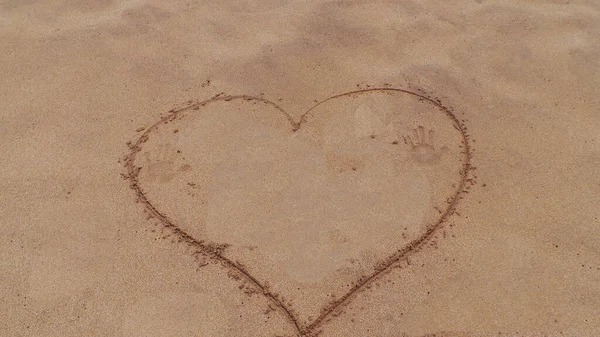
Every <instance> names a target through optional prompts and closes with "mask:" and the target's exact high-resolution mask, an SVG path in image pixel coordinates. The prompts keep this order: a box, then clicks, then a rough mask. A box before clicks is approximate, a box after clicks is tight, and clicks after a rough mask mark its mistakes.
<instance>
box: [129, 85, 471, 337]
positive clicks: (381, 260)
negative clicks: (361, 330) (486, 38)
mask: <svg viewBox="0 0 600 337" xmlns="http://www.w3.org/2000/svg"><path fill="white" fill-rule="evenodd" d="M130 148H131V151H130V153H129V154H128V156H127V160H126V167H127V170H128V178H129V181H130V186H131V187H132V188H133V189H134V190H135V191H136V193H137V195H138V198H139V201H140V202H141V203H143V204H144V206H145V207H146V210H147V211H148V212H149V214H150V217H152V218H155V219H156V220H158V223H159V224H160V226H161V227H162V230H163V231H166V232H167V233H168V234H169V235H170V236H171V237H172V238H174V239H175V240H176V241H178V242H181V243H182V244H184V245H186V246H187V247H189V248H190V250H191V251H192V254H194V256H196V257H197V258H198V260H199V261H212V262H216V263H219V264H221V265H223V266H224V267H225V268H227V269H228V272H229V275H230V276H232V277H234V278H235V279H238V280H240V282H242V286H240V288H241V289H243V290H244V291H246V292H247V293H260V294H262V295H264V296H265V297H266V298H267V299H268V300H269V301H270V303H271V304H270V308H271V309H272V310H278V311H279V312H280V313H282V314H283V315H285V317H286V318H287V319H288V320H289V321H290V323H291V324H293V326H294V328H295V330H296V333H297V334H298V335H299V336H308V335H311V334H313V333H315V332H316V331H317V330H318V329H319V328H320V327H321V326H322V325H323V323H325V322H326V321H327V320H329V319H330V318H331V317H333V316H336V315H337V314H339V312H340V310H341V309H342V307H344V306H345V305H346V304H347V303H349V301H350V300H351V299H352V298H353V297H354V296H355V295H356V294H357V293H359V291H360V290H362V289H365V288H366V287H367V286H368V285H369V284H370V283H371V282H373V281H374V280H376V279H378V278H379V277H381V276H382V275H383V274H385V273H386V272H387V271H389V270H391V269H392V268H393V267H394V266H398V265H400V264H401V263H402V261H407V259H408V256H409V255H410V254H412V253H414V252H416V251H417V250H419V249H420V248H422V247H423V246H424V245H425V244H426V243H427V242H428V241H429V239H431V238H432V237H433V235H434V234H435V233H436V231H437V230H439V228H440V227H441V226H442V224H443V223H444V222H445V221H446V220H447V219H448V217H449V216H450V215H451V214H452V213H453V212H454V209H455V207H456V204H457V202H458V200H459V199H460V198H461V194H462V193H463V192H464V190H465V188H466V183H467V180H468V178H467V176H468V172H469V170H470V147H469V143H468V136H467V133H466V128H465V126H464V125H463V124H462V123H461V122H460V121H459V120H458V119H457V118H456V117H455V115H454V114H453V112H452V110H451V109H448V108H445V107H443V106H442V105H441V104H440V102H439V101H438V100H434V99H431V98H429V97H426V96H425V95H422V94H418V93H414V92H411V91H408V90H404V89H394V88H373V89H364V90H358V91H353V92H347V93H343V94H339V95H335V96H332V97H330V98H327V99H325V100H323V101H321V102H318V103H317V104H315V105H314V106H313V107H312V108H310V109H309V110H308V111H307V112H306V113H304V114H303V115H302V117H301V118H300V120H299V121H298V122H296V121H294V120H293V119H292V118H291V117H290V116H289V115H287V114H286V113H285V112H284V110H283V109H281V108H280V107H279V106H277V105H276V104H275V103H273V102H271V101H269V100H267V99H265V98H262V97H251V96H246V95H239V96H225V95H219V96H216V97H213V98H211V99H208V100H206V101H203V102H198V103H190V105H188V106H186V107H184V108H182V109H179V110H176V111H171V112H170V114H169V115H167V116H166V117H164V118H162V119H161V120H160V121H158V122H157V123H156V124H154V125H152V126H151V127H149V128H148V129H146V130H145V132H144V133H143V134H142V135H141V136H140V138H139V139H138V140H137V141H136V142H135V143H133V144H131V145H130Z"/></svg>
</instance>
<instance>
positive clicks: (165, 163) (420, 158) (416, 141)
mask: <svg viewBox="0 0 600 337" xmlns="http://www.w3.org/2000/svg"><path fill="white" fill-rule="evenodd" d="M366 93H402V94H407V95H411V96H414V97H416V98H418V99H419V100H422V101H425V102H427V103H429V104H432V105H433V106H435V107H436V108H437V109H439V110H440V111H441V113H443V114H445V115H446V117H448V119H449V120H450V122H451V123H452V126H453V127H454V129H456V130H458V132H459V133H460V138H461V143H462V145H461V146H460V147H461V149H462V150H461V159H460V162H461V164H460V170H459V175H460V180H459V181H458V182H457V184H456V189H455V191H454V192H453V193H452V195H450V196H449V197H448V198H447V199H446V204H447V206H446V208H445V209H441V210H439V213H440V214H439V217H437V218H436V219H437V220H435V221H433V222H432V223H430V224H428V225H427V226H426V227H425V230H424V231H423V232H422V233H421V234H420V235H419V236H418V237H415V238H414V239H412V240H411V241H410V242H409V243H408V244H406V245H404V246H402V247H398V248H397V249H396V250H395V251H394V252H393V253H392V254H390V255H389V256H387V257H386V258H384V259H382V260H381V261H379V262H378V263H377V264H376V267H375V268H374V271H373V272H371V273H369V274H365V275H363V276H361V277H360V278H358V279H357V280H356V281H354V282H353V283H352V285H351V287H350V288H349V289H348V290H347V292H346V293H345V294H343V295H342V296H338V297H336V298H334V299H333V300H331V301H330V302H329V303H327V304H326V305H325V306H324V307H323V308H322V310H321V312H320V314H319V315H318V316H317V317H316V318H312V319H311V320H310V322H309V323H305V324H303V323H301V321H300V319H299V316H298V315H297V314H296V313H295V312H294V310H293V308H292V306H291V304H290V303H289V302H288V301H287V300H286V299H284V298H283V297H282V296H281V295H280V294H278V293H276V292H274V291H273V290H272V289H271V287H269V286H268V285H267V282H266V281H265V280H260V279H259V278H257V277H256V276H255V275H253V274H252V273H251V272H249V271H248V268H247V267H246V266H245V265H244V264H242V263H241V262H239V261H237V260H234V259H232V258H230V257H227V256H225V254H224V248H223V247H221V246H219V245H215V244H212V243H208V242H207V241H205V240H204V239H203V238H197V237H194V236H192V235H191V234H189V233H188V232H187V231H185V230H184V229H182V228H181V227H180V226H179V225H178V224H177V223H176V222H175V221H174V220H172V219H171V218H170V217H168V216H167V215H166V214H165V213H163V211H162V210H159V209H158V208H157V206H156V205H154V204H153V203H152V202H151V201H150V199H149V198H148V196H147V193H146V192H145V190H144V189H143V188H142V186H141V183H140V171H141V170H142V168H141V167H139V166H138V165H137V163H136V157H137V155H138V154H140V152H141V153H142V156H144V157H146V156H149V157H147V158H148V159H149V160H148V163H154V164H153V165H154V167H151V168H146V169H147V171H148V176H150V177H151V176H154V177H156V178H155V179H157V180H158V181H169V180H171V179H173V177H174V175H175V174H176V173H177V172H180V171H186V170H189V169H190V168H189V166H185V165H183V166H180V167H179V168H177V166H178V165H175V164H174V163H175V162H176V161H177V160H176V158H175V157H172V156H171V155H165V156H163V157H160V158H159V160H158V161H156V160H155V161H152V160H151V159H152V158H151V156H150V155H149V154H145V152H143V151H142V148H143V146H144V143H146V142H147V141H148V138H149V136H150V134H151V133H152V132H153V131H154V130H156V129H157V128H158V127H159V125H162V124H167V123H169V122H171V121H175V120H178V119H180V118H183V116H184V115H185V114H188V113H194V111H196V110H198V109H199V108H200V107H204V106H207V105H210V104H217V103H219V102H223V101H225V102H229V101H232V100H242V101H255V102H260V103H263V104H266V105H268V106H271V107H273V108H275V109H276V110H278V111H280V112H281V113H282V114H283V115H285V116H286V117H287V119H288V120H289V122H290V127H291V129H292V130H293V131H296V130H299V129H300V128H301V126H302V125H303V124H304V123H305V122H306V116H307V115H308V114H309V113H310V112H311V111H313V110H314V109H315V108H317V107H318V106H320V105H322V104H325V103H326V102H328V101H331V100H334V99H336V98H340V97H348V96H350V97H351V96H352V95H359V94H366ZM425 131H426V130H425V128H424V127H423V126H419V127H418V128H417V129H415V130H414V135H413V137H410V136H408V137H405V138H404V139H405V142H406V144H408V145H409V146H410V152H411V157H412V158H413V160H415V161H416V162H417V163H422V164H434V163H436V162H438V161H439V160H440V158H442V156H443V154H444V153H445V152H446V151H447V148H445V147H441V148H438V149H436V147H435V145H434V142H433V136H434V132H433V131H432V130H429V131H428V132H425ZM365 135H366V134H365ZM170 152H173V151H172V149H171V150H170ZM471 152H472V150H471V147H470V144H469V136H468V134H467V128H466V126H465V125H464V123H463V122H462V121H460V120H459V119H458V118H457V117H456V116H455V114H454V112H453V110H452V109H450V108H447V107H445V106H443V105H442V104H441V102H440V101H439V100H438V99H434V98H430V97H429V96H427V95H425V94H424V93H416V92H412V91H409V90H405V89H398V88H389V87H384V88H369V89H361V90H356V91H351V92H346V93H342V94H338V95H334V96H332V97H329V98H327V99H325V100H322V101H320V102H318V103H316V104H315V105H314V106H313V107H311V108H310V109H308V110H307V111H306V112H305V113H304V114H303V115H302V117H301V118H300V121H299V122H294V121H293V119H292V118H291V117H290V116H289V115H288V114H287V113H286V112H285V111H284V110H283V109H282V108H280V107H279V106H278V105H277V104H275V103H273V102H272V101H269V100H267V99H265V98H262V97H254V96H249V95H237V96H227V95H222V94H219V95H217V96H215V97H213V98H210V99H208V100H205V101H203V102H198V103H193V104H191V105H189V106H186V107H184V108H181V109H179V110H175V111H172V112H171V113H170V114H169V115H167V116H165V117H163V118H162V119H161V120H160V121H158V122H157V123H155V124H154V125H152V126H150V127H149V128H148V129H147V130H146V131H145V132H144V133H143V134H142V135H141V136H140V137H139V139H138V140H137V141H136V142H134V143H133V144H131V145H130V151H129V153H128V154H127V155H126V157H125V163H124V164H125V168H126V170H127V174H126V178H127V179H128V180H129V185H130V187H131V188H132V189H133V190H134V191H135V193H136V195H137V198H138V202H140V203H141V204H142V205H143V206H144V207H145V209H146V211H147V212H148V213H149V217H151V218H154V219H155V220H157V222H158V224H159V225H160V226H161V228H162V230H163V231H164V232H166V233H167V234H168V235H167V236H170V237H172V238H174V241H176V242H179V243H182V244H184V245H186V246H187V247H188V248H189V249H190V250H191V251H192V254H193V255H195V256H199V255H201V256H203V257H205V258H206V259H208V260H210V261H212V262H214V263H218V264H220V265H221V266H223V267H224V268H226V269H227V270H228V275H229V276H231V277H233V278H234V279H236V280H239V281H240V282H241V283H242V285H241V286H240V289H242V290H243V291H244V292H245V293H248V294H261V295H263V296H264V297H265V298H266V299H267V300H268V301H269V302H270V303H271V305H272V306H273V307H274V308H276V310H277V311H278V312H279V313H281V314H282V315H283V316H284V317H286V319H287V320H288V321H289V322H290V324H291V326H292V327H293V328H294V330H295V335H296V336H301V337H308V336H315V335H316V334H319V333H320V331H321V329H322V328H323V326H324V324H325V323H326V322H328V321H329V320H331V319H332V318H333V317H337V316H339V315H340V314H341V312H342V310H343V308H344V307H345V306H346V305H347V304H348V303H350V302H351V300H352V299H353V298H354V297H355V296H356V295H357V294H359V293H360V292H361V291H363V290H365V289H367V288H368V287H369V286H370V285H371V284H372V283H373V282H374V281H376V280H378V279H379V278H381V277H382V276H383V275H385V274H387V273H388V272H390V271H391V270H392V269H393V268H394V266H396V265H398V264H400V263H402V262H403V261H407V259H408V257H409V256H410V255H412V254H414V253H415V252H417V251H419V250H421V249H422V248H424V247H425V246H426V245H427V244H428V242H429V241H430V239H431V238H433V237H434V235H435V234H436V233H437V232H438V231H439V229H440V228H442V225H443V224H444V223H445V222H446V221H447V220H448V219H449V217H450V216H451V215H452V214H454V212H455V209H456V206H457V204H458V202H459V201H460V199H462V198H463V195H464V194H465V193H468V191H467V190H468V188H469V184H471V183H472V178H470V176H469V174H470V171H471V170H472V169H473V168H472V166H471ZM164 172H171V173H168V174H166V175H164ZM173 172H175V173H173ZM160 174H163V175H162V176H161V175H160ZM453 186H454V185H453Z"/></svg>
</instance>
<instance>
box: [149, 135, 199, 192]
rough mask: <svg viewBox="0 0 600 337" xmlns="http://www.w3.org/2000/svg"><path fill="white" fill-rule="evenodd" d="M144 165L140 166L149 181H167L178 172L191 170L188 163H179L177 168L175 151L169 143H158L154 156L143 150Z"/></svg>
mask: <svg viewBox="0 0 600 337" xmlns="http://www.w3.org/2000/svg"><path fill="white" fill-rule="evenodd" d="M144 159H145V161H146V165H145V166H143V167H142V171H145V175H146V178H147V179H148V181H149V182H154V181H157V182H159V183H168V182H169V181H171V180H173V178H174V177H175V175H176V174H177V173H179V172H187V171H189V170H191V166H190V165H187V164H186V165H181V166H179V168H177V166H178V164H176V163H175V162H176V161H177V151H176V150H175V149H174V148H173V147H172V146H171V145H170V144H166V145H159V147H158V153H157V154H156V155H154V156H152V155H150V152H144Z"/></svg>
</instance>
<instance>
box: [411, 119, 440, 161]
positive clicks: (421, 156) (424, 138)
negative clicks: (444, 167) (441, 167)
mask: <svg viewBox="0 0 600 337" xmlns="http://www.w3.org/2000/svg"><path fill="white" fill-rule="evenodd" d="M433 136H434V131H433V130H431V129H430V130H429V131H428V132H427V133H426V132H425V128H424V127H422V126H419V127H418V128H416V129H414V130H413V137H414V141H413V138H411V137H410V136H405V137H403V138H404V142H405V143H406V144H407V145H409V146H410V155H411V157H412V158H413V160H414V161H416V162H417V163H419V164H435V163H437V162H438V161H439V160H440V158H441V157H442V154H444V153H445V152H446V151H448V148H447V147H445V146H442V147H441V148H440V149H439V150H436V149H435V146H434V144H433Z"/></svg>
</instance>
